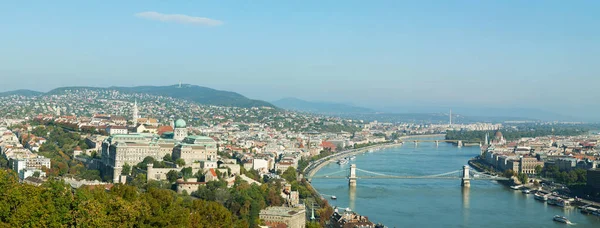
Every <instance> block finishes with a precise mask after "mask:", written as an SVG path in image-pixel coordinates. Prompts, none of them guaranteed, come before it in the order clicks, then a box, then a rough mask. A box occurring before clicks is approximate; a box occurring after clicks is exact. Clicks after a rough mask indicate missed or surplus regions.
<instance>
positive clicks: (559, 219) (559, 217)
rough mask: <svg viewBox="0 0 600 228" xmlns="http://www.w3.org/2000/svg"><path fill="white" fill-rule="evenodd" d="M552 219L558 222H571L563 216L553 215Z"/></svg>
mask: <svg viewBox="0 0 600 228" xmlns="http://www.w3.org/2000/svg"><path fill="white" fill-rule="evenodd" d="M552 220H554V221H557V222H560V223H565V224H571V221H569V219H567V217H565V216H560V215H555V216H554V218H553V219H552Z"/></svg>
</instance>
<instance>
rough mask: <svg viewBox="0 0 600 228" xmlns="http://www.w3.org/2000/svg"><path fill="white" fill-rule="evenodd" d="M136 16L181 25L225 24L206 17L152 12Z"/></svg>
mask: <svg viewBox="0 0 600 228" xmlns="http://www.w3.org/2000/svg"><path fill="white" fill-rule="evenodd" d="M135 16H136V17H139V18H144V19H148V20H155V21H164V22H175V23H180V24H193V25H202V26H219V25H222V24H223V22H222V21H219V20H215V19H210V18H206V17H194V16H188V15H184V14H163V13H158V12H152V11H148V12H141V13H136V14H135Z"/></svg>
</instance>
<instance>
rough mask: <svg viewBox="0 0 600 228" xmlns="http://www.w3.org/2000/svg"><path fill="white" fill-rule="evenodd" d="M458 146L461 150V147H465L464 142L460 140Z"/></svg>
mask: <svg viewBox="0 0 600 228" xmlns="http://www.w3.org/2000/svg"><path fill="white" fill-rule="evenodd" d="M457 145H458V147H459V148H460V147H462V146H463V142H462V140H458V143H457Z"/></svg>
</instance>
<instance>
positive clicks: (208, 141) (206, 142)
mask: <svg viewBox="0 0 600 228" xmlns="http://www.w3.org/2000/svg"><path fill="white" fill-rule="evenodd" d="M172 156H173V160H176V159H179V158H181V159H183V160H184V161H185V163H186V164H191V163H193V162H196V161H216V159H217V142H216V141H215V140H214V139H212V138H210V137H206V136H187V137H186V138H185V139H183V141H181V143H179V144H177V145H176V146H175V148H173V155H172Z"/></svg>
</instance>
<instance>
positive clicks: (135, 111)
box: [132, 99, 139, 126]
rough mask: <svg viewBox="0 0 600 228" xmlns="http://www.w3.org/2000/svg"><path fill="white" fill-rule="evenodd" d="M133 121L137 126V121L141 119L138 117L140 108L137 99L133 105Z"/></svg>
mask: <svg viewBox="0 0 600 228" xmlns="http://www.w3.org/2000/svg"><path fill="white" fill-rule="evenodd" d="M132 117H133V118H132V121H133V125H135V126H137V119H138V118H139V115H138V107H137V99H135V102H134V103H133V113H132Z"/></svg>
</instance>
